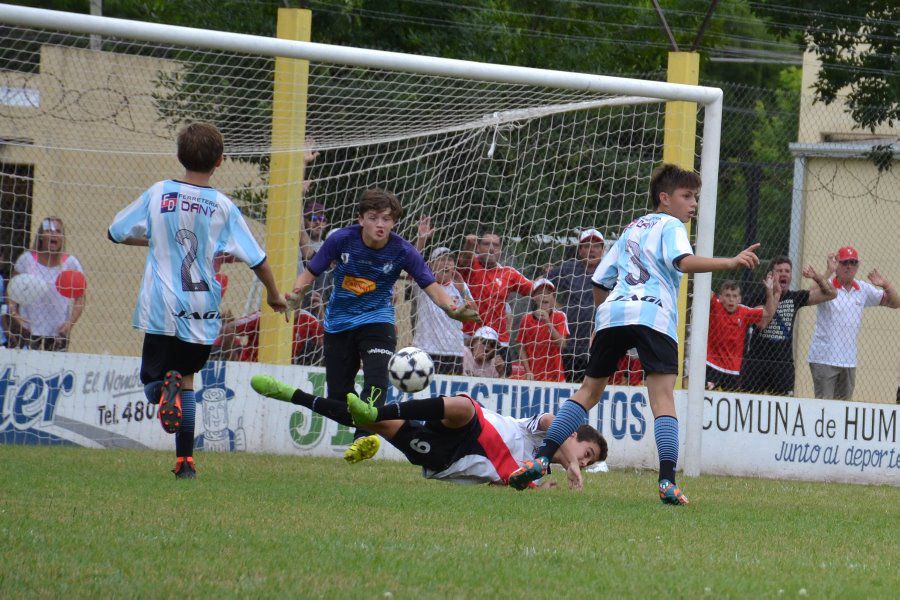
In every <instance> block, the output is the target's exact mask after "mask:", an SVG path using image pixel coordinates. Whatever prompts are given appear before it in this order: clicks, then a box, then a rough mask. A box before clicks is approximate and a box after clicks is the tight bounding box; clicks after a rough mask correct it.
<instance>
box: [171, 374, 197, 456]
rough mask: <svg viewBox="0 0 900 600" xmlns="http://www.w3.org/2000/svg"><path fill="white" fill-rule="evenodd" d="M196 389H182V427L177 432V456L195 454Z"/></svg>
mask: <svg viewBox="0 0 900 600" xmlns="http://www.w3.org/2000/svg"><path fill="white" fill-rule="evenodd" d="M195 413H196V401H195V399H194V390H188V389H182V390H181V427H179V428H178V431H176V432H175V456H193V455H194V415H195Z"/></svg>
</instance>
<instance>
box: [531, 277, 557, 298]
mask: <svg viewBox="0 0 900 600" xmlns="http://www.w3.org/2000/svg"><path fill="white" fill-rule="evenodd" d="M542 287H548V288H550V289H551V290H553V291H554V292H555V291H556V286H555V285H553V282H552V281H550V280H549V279H546V278H544V277H541V278H540V279H535V280H534V283H532V284H531V293H532V294H533V293H535V292H536V291H537V290H538V288H542Z"/></svg>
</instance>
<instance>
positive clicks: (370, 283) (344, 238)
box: [308, 225, 435, 333]
mask: <svg viewBox="0 0 900 600" xmlns="http://www.w3.org/2000/svg"><path fill="white" fill-rule="evenodd" d="M332 261H334V262H335V267H334V292H333V293H332V294H331V298H330V299H329V300H328V306H327V307H326V308H325V323H324V327H325V331H326V332H328V333H340V332H342V331H347V330H349V329H355V328H357V327H359V326H361V325H367V324H369V323H391V324H393V323H394V307H393V305H392V304H391V293H392V291H393V288H394V283H395V282H396V281H397V278H398V277H399V276H400V271H406V272H407V273H409V274H410V276H411V277H412V278H413V279H414V280H415V281H416V283H417V284H418V285H419V287H421V288H426V287H428V286H429V285H431V284H432V283H434V282H435V279H434V274H433V273H432V272H431V269H429V268H428V265H426V264H425V261H424V260H423V259H422V255H421V254H419V252H418V251H417V250H416V249H415V247H413V245H412V244H410V243H409V242H407V241H406V240H404V239H403V238H401V237H400V236H399V235H397V234H396V233H391V234H390V237H389V239H388V243H387V244H386V245H385V246H384V247H383V248H379V249H377V250H376V249H374V248H369V247H368V246H366V245H365V244H364V243H363V240H362V226H361V225H351V226H350V227H343V228H341V229H338V230H337V231H335V232H334V233H333V234H331V235H330V236H328V238H327V239H326V240H325V243H324V244H322V247H321V248H319V251H318V252H316V255H315V256H313V258H312V260H311V261H309V267H308V268H309V271H310V273H312V274H313V275H315V276H319V275H321V274H322V273H323V272H325V271H326V270H327V269H328V267H329V265H331V263H332Z"/></svg>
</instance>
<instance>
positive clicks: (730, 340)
mask: <svg viewBox="0 0 900 600" xmlns="http://www.w3.org/2000/svg"><path fill="white" fill-rule="evenodd" d="M763 283H764V284H765V287H766V304H765V306H757V307H755V308H750V307H749V306H744V305H743V304H741V287H740V286H739V285H738V284H737V282H735V281H733V280H731V279H728V280H726V281H724V282H723V283H722V285H720V286H719V293H718V295H715V294H714V295H713V297H712V298H711V299H710V306H709V337H708V342H707V347H706V388H707V389H710V390H711V389H716V388H718V389H721V390H726V391H736V390H738V389H739V385H738V380H739V376H740V374H741V363H742V362H743V357H744V341H745V340H746V339H747V328H748V327H750V326H751V325H757V324H758V325H759V328H760V329H765V328H766V326H768V324H769V321H771V320H772V316H773V315H774V314H775V306H776V304H777V299H776V297H775V294H774V285H775V280H774V277H773V276H772V274H771V273H769V275H768V276H767V277H766V279H765V281H764V282H763Z"/></svg>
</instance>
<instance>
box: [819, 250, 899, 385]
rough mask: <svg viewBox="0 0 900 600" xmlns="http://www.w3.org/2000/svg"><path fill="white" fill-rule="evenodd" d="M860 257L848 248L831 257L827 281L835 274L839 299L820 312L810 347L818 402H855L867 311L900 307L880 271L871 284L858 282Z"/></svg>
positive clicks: (874, 272) (872, 276) (872, 275)
mask: <svg viewBox="0 0 900 600" xmlns="http://www.w3.org/2000/svg"><path fill="white" fill-rule="evenodd" d="M858 270H859V253H858V252H857V251H856V249H855V248H853V247H852V246H844V247H843V248H840V249H839V250H838V251H837V253H835V254H829V255H828V270H827V272H826V273H825V277H826V278H828V277H831V275H832V274H833V273H834V274H835V276H834V279H833V280H832V282H831V283H832V285H834V288H835V289H836V290H837V297H836V298H835V299H834V300H831V301H830V302H824V303H822V304H819V306H818V307H817V308H816V328H815V330H814V331H813V337H812V341H811V342H810V344H809V355H808V357H807V360H808V361H809V369H810V371H811V373H812V378H813V388H814V389H815V394H816V398H822V399H833V400H851V399H852V398H853V388H854V386H855V385H856V338H857V337H858V336H859V327H860V324H861V323H862V313H863V310H865V309H866V308H869V307H870V306H887V307H890V308H897V307H898V306H900V295H898V294H897V290H895V289H894V288H893V286H891V284H890V282H888V280H887V279H885V278H884V276H883V275H881V273H879V272H878V270H877V269H872V271H871V272H870V273H869V275H868V277H869V281H870V282H871V283H869V282H867V281H863V280H861V279H856V272H857V271H858ZM879 288H880V289H879Z"/></svg>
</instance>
